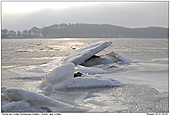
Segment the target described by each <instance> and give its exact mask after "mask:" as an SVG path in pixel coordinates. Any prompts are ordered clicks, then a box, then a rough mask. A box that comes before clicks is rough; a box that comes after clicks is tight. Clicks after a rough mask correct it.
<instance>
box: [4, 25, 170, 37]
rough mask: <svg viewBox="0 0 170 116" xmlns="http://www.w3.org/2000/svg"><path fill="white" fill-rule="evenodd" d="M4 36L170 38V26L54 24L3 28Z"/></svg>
mask: <svg viewBox="0 0 170 116" xmlns="http://www.w3.org/2000/svg"><path fill="white" fill-rule="evenodd" d="M1 37H2V38H168V37H169V28H162V27H145V28H127V27H122V26H116V25H110V24H81V23H80V24H71V23H69V24H65V23H62V24H54V25H51V26H47V27H43V28H38V27H32V28H31V29H30V30H23V31H22V32H21V31H17V32H15V31H13V30H10V31H8V30H7V29H1Z"/></svg>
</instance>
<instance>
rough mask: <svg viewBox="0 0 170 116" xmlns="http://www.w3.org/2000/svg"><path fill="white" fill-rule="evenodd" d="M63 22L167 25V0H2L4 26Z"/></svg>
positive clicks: (40, 26)
mask: <svg viewBox="0 0 170 116" xmlns="http://www.w3.org/2000/svg"><path fill="white" fill-rule="evenodd" d="M60 23H67V24H68V23H73V24H75V23H87V24H111V25H117V26H122V27H129V28H140V27H149V26H155V27H165V28H168V2H2V28H3V29H4V28H6V29H10V30H14V31H17V30H20V31H22V30H27V29H30V28H32V27H34V26H36V27H38V28H42V27H43V26H50V25H53V24H60Z"/></svg>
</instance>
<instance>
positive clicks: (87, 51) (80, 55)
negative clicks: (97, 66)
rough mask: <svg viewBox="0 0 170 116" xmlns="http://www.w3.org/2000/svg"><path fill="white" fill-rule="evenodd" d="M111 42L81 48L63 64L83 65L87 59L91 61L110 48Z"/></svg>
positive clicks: (67, 57)
mask: <svg viewBox="0 0 170 116" xmlns="http://www.w3.org/2000/svg"><path fill="white" fill-rule="evenodd" d="M111 44H112V42H111V41H99V42H96V43H94V44H91V45H89V46H87V47H85V48H81V49H79V50H76V51H74V52H72V53H70V54H69V55H68V56H66V58H64V59H63V62H72V63H74V65H75V66H77V65H79V64H81V63H82V62H83V61H85V60H86V59H89V58H90V57H92V56H93V55H95V54H96V53H98V52H100V51H101V50H103V49H104V48H106V47H108V46H110V45H111Z"/></svg>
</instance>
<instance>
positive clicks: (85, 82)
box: [39, 63, 120, 90]
mask: <svg viewBox="0 0 170 116" xmlns="http://www.w3.org/2000/svg"><path fill="white" fill-rule="evenodd" d="M74 72H75V66H74V64H73V63H68V64H64V65H62V66H60V67H57V68H55V69H54V70H53V71H51V72H50V73H49V74H47V75H46V78H45V80H44V81H43V82H42V83H41V84H40V85H39V88H40V89H42V90H53V89H64V88H67V89H68V88H91V87H106V86H118V85H120V82H119V81H116V80H113V79H102V78H85V77H78V78H74V77H73V75H74Z"/></svg>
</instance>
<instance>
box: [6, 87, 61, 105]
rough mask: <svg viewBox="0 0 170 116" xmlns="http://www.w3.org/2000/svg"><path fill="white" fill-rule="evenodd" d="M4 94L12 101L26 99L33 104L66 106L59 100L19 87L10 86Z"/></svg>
mask: <svg viewBox="0 0 170 116" xmlns="http://www.w3.org/2000/svg"><path fill="white" fill-rule="evenodd" d="M4 94H5V95H4V96H5V97H6V98H7V99H9V100H11V101H23V100H24V101H26V102H28V103H30V104H31V105H36V106H55V107H56V106H64V105H63V104H61V103H60V102H59V101H57V100H53V99H51V98H49V97H46V96H44V95H41V94H38V93H35V92H31V91H27V90H23V89H19V88H9V89H6V90H5V92H4Z"/></svg>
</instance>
